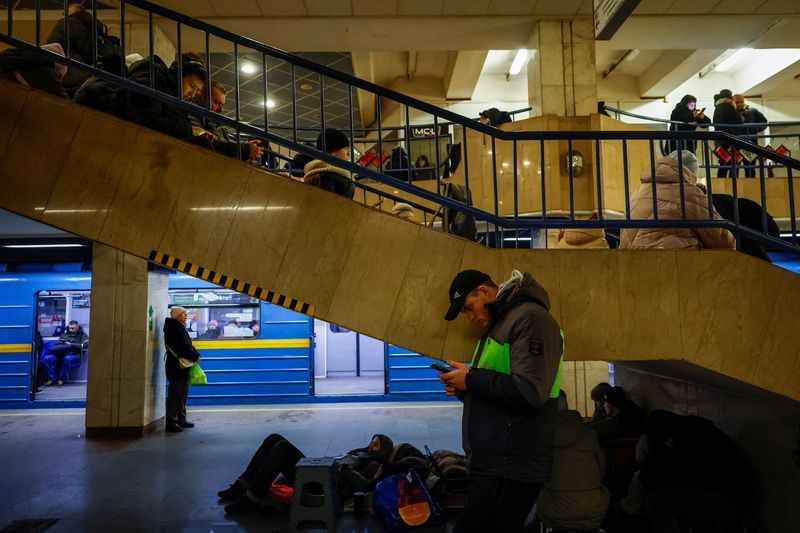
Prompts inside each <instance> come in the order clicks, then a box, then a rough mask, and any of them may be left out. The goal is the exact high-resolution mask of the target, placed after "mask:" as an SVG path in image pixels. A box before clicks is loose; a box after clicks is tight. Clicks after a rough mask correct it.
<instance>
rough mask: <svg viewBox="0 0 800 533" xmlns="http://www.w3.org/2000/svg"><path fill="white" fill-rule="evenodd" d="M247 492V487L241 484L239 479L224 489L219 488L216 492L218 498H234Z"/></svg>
mask: <svg viewBox="0 0 800 533" xmlns="http://www.w3.org/2000/svg"><path fill="white" fill-rule="evenodd" d="M245 492H247V489H246V488H245V486H244V485H243V484H242V482H241V481H240V480H238V479H237V480H236V481H234V482H233V484H231V486H230V487H228V488H227V489H225V490H221V491H219V492H218V493H217V496H219V499H220V500H235V499H237V498H240V497H242V496H244V493H245Z"/></svg>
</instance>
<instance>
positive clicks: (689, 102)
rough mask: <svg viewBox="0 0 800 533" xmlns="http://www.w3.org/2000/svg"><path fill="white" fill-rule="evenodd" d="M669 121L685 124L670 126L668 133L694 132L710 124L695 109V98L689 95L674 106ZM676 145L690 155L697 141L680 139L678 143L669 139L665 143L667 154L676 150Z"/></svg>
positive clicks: (708, 119)
mask: <svg viewBox="0 0 800 533" xmlns="http://www.w3.org/2000/svg"><path fill="white" fill-rule="evenodd" d="M669 119H670V120H673V121H677V122H684V123H685V124H670V125H669V130H670V131H695V130H696V129H697V128H698V127H700V128H708V125H709V124H710V123H711V119H710V118H708V117H707V116H705V114H704V113H703V111H701V110H699V109H697V98H695V97H694V96H692V95H691V94H687V95H686V96H684V97H683V98H681V101H680V102H678V103H677V104H675V109H673V110H672V114H671V115H670V117H669ZM678 145H681V148H682V149H683V150H689V151H690V152H692V153H695V150H696V149H697V141H695V140H694V139H681V140H680V141H677V140H672V139H671V140H670V141H669V142H668V143H667V153H670V152H674V151H675V150H678Z"/></svg>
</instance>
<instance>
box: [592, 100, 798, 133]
mask: <svg viewBox="0 0 800 533" xmlns="http://www.w3.org/2000/svg"><path fill="white" fill-rule="evenodd" d="M603 109H605V110H606V111H611V112H612V113H618V114H620V115H625V116H626V117H631V118H638V119H641V120H649V121H650V122H661V123H664V124H676V125H678V126H697V127H698V128H707V127H709V126H714V127H717V126H723V127H726V128H752V127H760V126H764V125H765V124H766V125H767V126H798V127H800V121H782V122H773V121H769V122H744V123H742V124H719V123H716V122H704V123H699V122H683V121H680V120H672V119H666V118H658V117H649V116H647V115H640V114H638V113H631V112H630V111H624V110H622V109H617V108H616V107H609V106H603ZM747 137H753V136H752V135H747ZM767 137H770V136H769V135H767Z"/></svg>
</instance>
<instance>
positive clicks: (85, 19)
mask: <svg viewBox="0 0 800 533" xmlns="http://www.w3.org/2000/svg"><path fill="white" fill-rule="evenodd" d="M96 24H97V30H96V33H94V35H98V36H99V35H104V34H106V32H107V30H106V26H105V24H103V23H102V22H100V21H99V20H97V21H96ZM67 34H69V57H70V59H75V60H76V61H80V62H81V63H86V64H87V65H91V64H92V54H93V52H94V47H93V46H92V35H93V32H92V14H91V13H89V12H88V11H86V9H84V8H83V6H81V5H80V4H77V3H76V4H70V5H69V7H68V16H67V18H66V19H64V18H61V19H59V20H58V21H56V24H55V26H54V27H53V30H52V31H51V32H50V35H48V36H47V39H46V42H47V43H48V44H50V43H59V44H61V47H62V48H63V49H64V50H67ZM87 79H89V74H88V73H86V72H84V71H82V70H80V69H77V68H71V69H69V72H67V75H66V76H64V79H63V80H62V83H63V85H64V90H65V91H66V92H67V95H69V97H70V98H72V97H73V96H74V95H75V92H76V91H77V90H78V88H79V87H80V86H81V85H83V83H84V82H85V81H86V80H87Z"/></svg>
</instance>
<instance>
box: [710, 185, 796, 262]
mask: <svg viewBox="0 0 800 533" xmlns="http://www.w3.org/2000/svg"><path fill="white" fill-rule="evenodd" d="M711 197H712V199H713V201H714V209H716V210H717V213H719V214H720V216H721V217H722V218H724V219H725V220H730V221H731V222H735V220H736V217H735V216H734V212H733V196H731V195H730V194H721V193H714V194H712V195H711ZM736 203H737V207H738V212H739V224H740V225H742V226H745V227H747V228H751V229H754V230H756V231H758V232H759V233H761V232H763V231H764V225H763V218H762V215H763V214H766V217H767V235H769V236H771V237H775V238H776V239H780V236H781V230H780V228H779V227H778V224H777V223H776V222H775V219H774V218H772V216H771V215H770V214H769V213H764V210H763V209H762V208H761V206H760V205H759V204H758V203H756V202H754V201H753V200H750V199H748V198H739V199H738V201H737V202H736ZM739 251H740V252H744V253H746V254H747V255H752V256H753V257H757V258H759V259H763V260H764V261H769V262H772V260H771V259H770V258H769V255H767V248H766V246H764V243H762V242H760V241H757V240H755V239H751V238H750V237H747V236H744V235H742V236H740V237H739Z"/></svg>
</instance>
